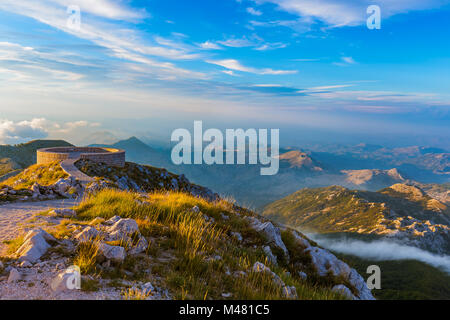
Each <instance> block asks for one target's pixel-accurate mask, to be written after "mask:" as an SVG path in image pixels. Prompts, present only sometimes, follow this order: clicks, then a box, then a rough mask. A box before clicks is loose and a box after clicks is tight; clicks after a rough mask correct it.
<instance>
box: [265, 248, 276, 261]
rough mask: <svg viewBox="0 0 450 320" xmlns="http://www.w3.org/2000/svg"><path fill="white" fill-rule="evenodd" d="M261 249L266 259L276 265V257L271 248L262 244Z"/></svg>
mask: <svg viewBox="0 0 450 320" xmlns="http://www.w3.org/2000/svg"><path fill="white" fill-rule="evenodd" d="M263 251H264V253H265V254H266V256H267V260H269V262H270V263H273V264H274V265H277V257H276V256H275V255H274V254H273V253H272V250H271V249H270V247H269V246H264V247H263Z"/></svg>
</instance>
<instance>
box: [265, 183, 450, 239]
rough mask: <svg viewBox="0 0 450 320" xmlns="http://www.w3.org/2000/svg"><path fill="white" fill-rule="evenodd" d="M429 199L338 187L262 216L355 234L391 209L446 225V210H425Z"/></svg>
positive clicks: (302, 194)
mask: <svg viewBox="0 0 450 320" xmlns="http://www.w3.org/2000/svg"><path fill="white" fill-rule="evenodd" d="M430 199H431V198H430V197H429V196H427V195H425V196H423V197H421V198H420V199H412V198H409V197H408V195H405V194H402V193H399V192H396V191H394V190H392V189H390V188H385V189H383V190H380V191H379V192H369V191H358V190H348V189H346V188H343V187H339V186H331V187H326V188H315V189H308V188H306V189H302V190H299V191H297V192H295V193H293V194H291V195H289V196H287V197H285V198H283V199H281V200H278V201H275V202H273V203H271V204H270V205H268V206H266V207H265V209H264V212H263V214H264V215H265V216H267V217H269V218H272V219H274V220H277V221H279V222H281V223H284V224H287V225H290V226H292V227H301V228H303V229H306V230H311V231H316V232H321V233H332V232H356V231H357V230H358V229H361V231H364V232H370V231H371V230H372V229H373V228H375V227H376V226H377V224H378V222H379V221H380V220H381V219H382V218H383V217H384V216H385V215H389V212H390V210H391V209H392V210H393V211H395V213H396V214H397V215H399V216H405V217H406V216H412V217H414V218H417V219H427V220H428V219H429V220H432V221H434V222H435V223H446V221H447V219H448V217H449V213H448V209H447V210H446V211H444V212H443V213H437V212H435V211H432V210H428V209H427V203H428V201H429V200H430ZM444 215H445V216H446V217H447V219H446V218H444Z"/></svg>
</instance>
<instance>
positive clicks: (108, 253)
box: [98, 243, 126, 262]
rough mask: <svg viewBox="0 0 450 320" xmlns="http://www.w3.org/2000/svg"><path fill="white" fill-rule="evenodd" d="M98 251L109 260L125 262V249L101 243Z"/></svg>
mask: <svg viewBox="0 0 450 320" xmlns="http://www.w3.org/2000/svg"><path fill="white" fill-rule="evenodd" d="M98 251H99V252H100V253H101V254H102V255H103V256H104V257H105V258H106V259H108V260H112V261H114V262H122V261H123V260H125V257H126V252H125V248H124V247H119V246H110V245H108V244H106V243H100V244H99V246H98Z"/></svg>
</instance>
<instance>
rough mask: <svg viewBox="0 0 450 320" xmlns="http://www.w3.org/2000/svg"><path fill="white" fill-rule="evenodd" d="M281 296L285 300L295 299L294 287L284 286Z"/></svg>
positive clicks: (295, 291)
mask: <svg viewBox="0 0 450 320" xmlns="http://www.w3.org/2000/svg"><path fill="white" fill-rule="evenodd" d="M283 296H284V297H285V298H287V299H297V298H298V295H297V289H296V288H295V287H294V286H284V287H283Z"/></svg>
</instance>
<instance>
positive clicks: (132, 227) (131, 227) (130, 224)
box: [107, 219, 139, 235]
mask: <svg viewBox="0 0 450 320" xmlns="http://www.w3.org/2000/svg"><path fill="white" fill-rule="evenodd" d="M107 231H108V232H109V233H114V232H117V231H120V232H121V233H123V234H125V235H129V234H132V233H134V232H139V227H138V224H137V222H136V221H135V220H133V219H120V220H118V221H117V222H116V223H114V225H112V226H111V227H109V228H108V229H107Z"/></svg>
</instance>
